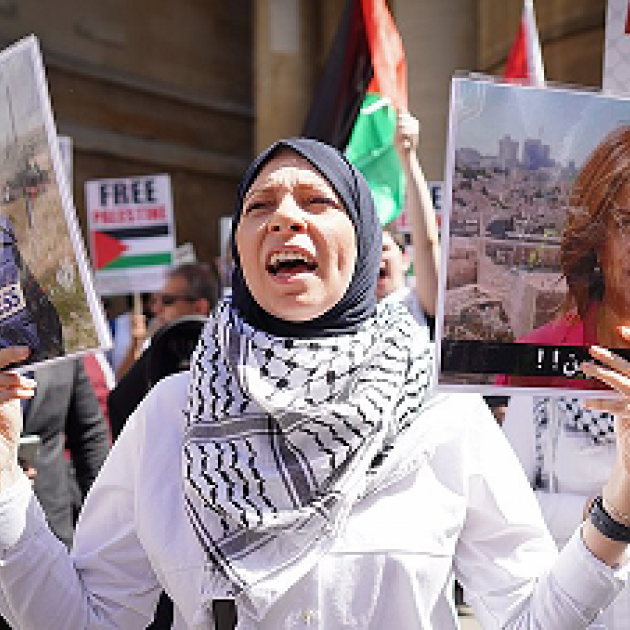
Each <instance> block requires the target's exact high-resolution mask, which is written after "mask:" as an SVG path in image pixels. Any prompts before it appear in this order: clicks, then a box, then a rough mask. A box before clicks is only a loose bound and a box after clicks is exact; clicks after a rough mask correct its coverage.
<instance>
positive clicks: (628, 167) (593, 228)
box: [560, 125, 630, 317]
mask: <svg viewBox="0 0 630 630" xmlns="http://www.w3.org/2000/svg"><path fill="white" fill-rule="evenodd" d="M629 180H630V126H629V125H623V126H621V127H618V128H617V129H615V130H614V131H613V132H611V133H610V134H609V135H608V136H606V138H604V140H602V142H600V143H599V144H598V145H597V147H596V148H595V150H594V151H593V152H592V153H591V154H590V156H589V157H588V159H587V160H586V162H585V163H584V166H582V168H581V169H580V172H579V173H578V176H577V178H576V180H575V182H574V184H573V188H572V190H571V194H570V197H569V212H568V215H567V221H566V224H565V227H564V231H563V234H562V245H561V248H560V263H561V265H562V272H563V274H564V276H565V278H566V280H567V285H568V287H569V294H568V296H567V300H566V303H565V308H566V309H567V310H571V309H574V308H575V309H577V312H578V315H579V316H580V317H584V315H585V314H586V312H587V310H588V308H589V305H590V304H591V303H592V302H593V301H596V300H601V299H602V297H603V295H604V290H605V285H604V280H605V279H604V277H603V275H602V272H601V269H600V268H599V262H598V255H599V253H600V252H601V251H602V248H603V245H604V242H605V240H606V237H607V231H608V226H609V224H610V221H609V219H610V217H611V215H612V210H613V209H614V207H615V203H616V201H617V199H618V196H619V193H620V192H621V190H622V188H623V186H624V185H625V184H626V182H628V181H629Z"/></svg>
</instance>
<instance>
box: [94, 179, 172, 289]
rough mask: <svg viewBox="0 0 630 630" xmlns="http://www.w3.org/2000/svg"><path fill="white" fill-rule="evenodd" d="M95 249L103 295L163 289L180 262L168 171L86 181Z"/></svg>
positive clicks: (96, 270)
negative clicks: (177, 261) (166, 173)
mask: <svg viewBox="0 0 630 630" xmlns="http://www.w3.org/2000/svg"><path fill="white" fill-rule="evenodd" d="M85 196H86V207H87V218H88V221H87V223H88V232H89V239H90V253H91V257H92V265H93V267H94V275H95V278H96V286H97V289H98V291H99V293H100V294H101V295H120V294H128V293H144V292H153V291H159V290H160V289H161V288H162V285H163V283H164V278H165V275H166V272H167V270H168V269H169V268H170V267H172V265H173V263H174V260H175V225H174V217H173V201H172V195H171V180H170V177H169V176H168V175H163V174H160V175H148V176H141V177H124V178H115V179H99V180H92V181H88V182H86V184H85Z"/></svg>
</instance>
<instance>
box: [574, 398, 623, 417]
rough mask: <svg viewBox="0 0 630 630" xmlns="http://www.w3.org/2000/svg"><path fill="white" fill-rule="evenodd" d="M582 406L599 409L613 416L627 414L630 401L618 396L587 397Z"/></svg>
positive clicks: (592, 409)
mask: <svg viewBox="0 0 630 630" xmlns="http://www.w3.org/2000/svg"><path fill="white" fill-rule="evenodd" d="M584 406H585V407H586V408H587V409H590V410H591V411H601V412H606V413H610V414H612V415H615V416H619V417H621V416H627V415H628V414H629V413H630V402H629V401H627V400H626V399H619V398H589V399H588V400H585V401H584Z"/></svg>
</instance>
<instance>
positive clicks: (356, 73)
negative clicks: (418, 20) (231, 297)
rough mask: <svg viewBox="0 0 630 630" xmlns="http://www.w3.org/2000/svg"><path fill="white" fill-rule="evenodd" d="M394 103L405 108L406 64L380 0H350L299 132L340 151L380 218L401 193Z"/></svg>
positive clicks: (386, 218) (390, 214)
mask: <svg viewBox="0 0 630 630" xmlns="http://www.w3.org/2000/svg"><path fill="white" fill-rule="evenodd" d="M398 109H405V110H406V109H407V66H406V62H405V52H404V49H403V45H402V40H401V38H400V35H399V34H398V31H397V29H396V26H395V24H394V21H393V19H392V16H391V14H390V12H389V10H388V9H387V6H386V4H385V0H348V2H347V4H346V7H345V10H344V12H343V15H342V18H341V23H340V25H339V28H338V30H337V34H336V36H335V40H334V42H333V45H332V48H331V52H330V54H329V57H328V60H327V62H326V66H325V68H324V72H323V74H322V77H321V78H320V82H319V85H318V88H317V90H316V93H315V98H314V100H313V103H312V105H311V109H310V111H309V114H308V116H307V119H306V123H305V124H304V128H303V130H302V133H303V135H305V136H307V137H310V138H316V139H317V140H321V141H322V142H326V143H328V144H331V145H333V146H335V147H337V148H338V149H340V150H342V151H345V153H346V156H347V157H348V159H349V160H350V161H351V162H352V163H353V164H354V165H355V166H356V167H357V168H358V169H359V170H360V171H361V172H362V173H363V175H364V176H365V178H366V179H367V182H368V184H369V185H370V188H371V190H372V194H373V196H374V201H375V203H376V209H377V211H378V215H379V218H380V220H381V223H383V224H386V223H389V222H390V221H392V220H393V219H395V218H396V217H397V216H398V215H399V214H400V212H401V211H402V209H403V206H404V201H405V179H404V173H403V169H402V165H401V164H400V160H399V158H398V154H397V152H396V148H395V146H394V132H395V130H396V115H397V110H398Z"/></svg>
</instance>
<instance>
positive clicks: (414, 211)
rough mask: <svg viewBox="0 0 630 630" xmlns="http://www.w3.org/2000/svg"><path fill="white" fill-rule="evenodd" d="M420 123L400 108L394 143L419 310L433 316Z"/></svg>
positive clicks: (430, 211)
mask: <svg viewBox="0 0 630 630" xmlns="http://www.w3.org/2000/svg"><path fill="white" fill-rule="evenodd" d="M419 139H420V123H419V121H418V119H417V118H414V117H413V116H412V115H411V114H410V113H409V112H406V111H403V110H400V111H399V112H398V119H397V123H396V134H395V136H394V144H395V146H396V150H397V151H398V155H399V157H400V161H401V163H402V165H403V168H404V171H405V179H406V184H407V185H406V194H405V206H406V209H407V215H408V216H409V222H410V225H411V239H412V245H413V270H414V275H415V277H416V295H417V296H418V299H419V300H420V306H422V310H423V311H424V312H425V313H426V314H427V315H429V316H431V317H434V316H435V311H436V299H437V292H438V269H439V257H440V254H439V240H438V229H437V222H436V218H435V210H434V208H433V202H432V200H431V192H430V191H429V187H428V185H427V182H426V179H425V177H424V173H423V172H422V167H421V166H420V162H419V161H418V154H417V150H418V144H419Z"/></svg>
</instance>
